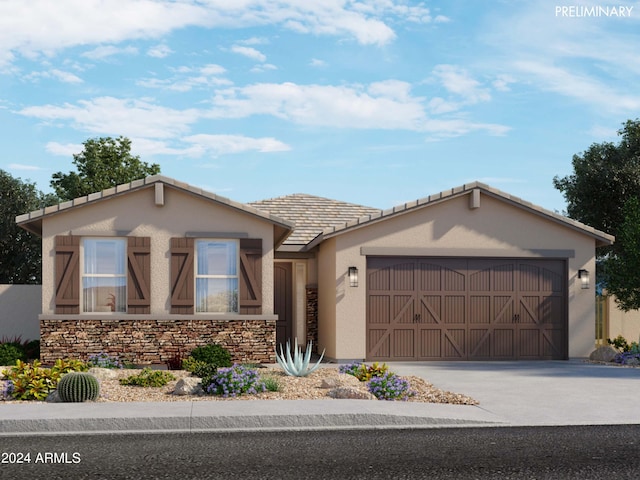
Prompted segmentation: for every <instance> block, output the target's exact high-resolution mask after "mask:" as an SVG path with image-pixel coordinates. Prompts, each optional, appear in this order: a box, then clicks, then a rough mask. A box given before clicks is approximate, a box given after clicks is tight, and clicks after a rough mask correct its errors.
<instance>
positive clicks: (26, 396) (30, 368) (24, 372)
mask: <svg viewBox="0 0 640 480" xmlns="http://www.w3.org/2000/svg"><path fill="white" fill-rule="evenodd" d="M86 369H87V368H86V365H85V364H84V362H81V361H80V360H72V359H64V360H62V359H59V360H56V363H55V364H54V365H53V366H52V367H51V368H44V367H42V364H41V363H40V361H39V360H34V361H33V363H25V362H23V361H22V360H17V361H16V364H15V366H13V367H11V368H10V369H8V370H4V371H3V372H2V376H3V378H5V379H7V380H9V383H10V384H11V385H10V386H9V385H7V386H6V387H5V390H8V389H10V390H11V396H12V397H13V398H15V399H17V400H44V399H45V398H47V395H48V394H49V392H50V391H51V390H55V388H56V386H57V385H58V381H59V380H60V377H61V376H62V375H63V374H65V373H68V372H74V371H82V370H86Z"/></svg>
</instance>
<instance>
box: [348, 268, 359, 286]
mask: <svg viewBox="0 0 640 480" xmlns="http://www.w3.org/2000/svg"><path fill="white" fill-rule="evenodd" d="M349 285H351V286H352V287H357V286H358V268H357V267H349Z"/></svg>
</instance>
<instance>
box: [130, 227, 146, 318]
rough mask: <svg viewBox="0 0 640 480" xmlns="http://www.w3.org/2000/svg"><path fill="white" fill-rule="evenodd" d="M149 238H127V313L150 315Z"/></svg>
mask: <svg viewBox="0 0 640 480" xmlns="http://www.w3.org/2000/svg"><path fill="white" fill-rule="evenodd" d="M150 286H151V238H149V237H128V246H127V312H128V313H138V314H145V313H151V288H150Z"/></svg>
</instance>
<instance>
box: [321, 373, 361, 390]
mask: <svg viewBox="0 0 640 480" xmlns="http://www.w3.org/2000/svg"><path fill="white" fill-rule="evenodd" d="M361 383H362V382H360V380H358V379H357V378H356V377H354V376H353V375H349V374H343V375H340V376H339V377H338V378H333V377H332V378H324V379H323V380H322V383H321V384H320V388H338V387H354V388H357V387H358V386H359V385H360V384H361Z"/></svg>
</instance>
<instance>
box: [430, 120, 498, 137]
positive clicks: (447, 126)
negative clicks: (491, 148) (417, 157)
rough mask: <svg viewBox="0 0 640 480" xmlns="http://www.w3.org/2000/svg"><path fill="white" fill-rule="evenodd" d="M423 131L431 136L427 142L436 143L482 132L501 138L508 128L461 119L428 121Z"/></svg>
mask: <svg viewBox="0 0 640 480" xmlns="http://www.w3.org/2000/svg"><path fill="white" fill-rule="evenodd" d="M424 130H425V131H426V132H429V133H430V134H431V136H430V137H428V138H427V140H429V141H437V140H442V139H444V138H453V137H459V136H462V135H466V134H468V133H471V132H474V131H483V132H486V133H488V134H489V135H493V136H502V135H506V134H507V132H509V130H510V128H509V127H507V126H505V125H499V124H494V123H477V122H469V121H468V120H465V119H462V118H451V119H429V120H428V121H427V122H426V123H425V125H424Z"/></svg>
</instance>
